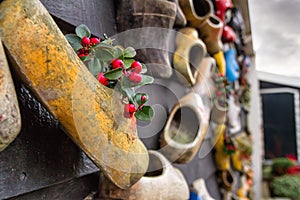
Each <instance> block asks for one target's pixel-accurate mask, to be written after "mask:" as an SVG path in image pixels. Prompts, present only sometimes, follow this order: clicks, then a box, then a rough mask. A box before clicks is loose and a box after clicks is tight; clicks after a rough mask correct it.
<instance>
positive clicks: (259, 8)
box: [249, 0, 300, 77]
mask: <svg viewBox="0 0 300 200" xmlns="http://www.w3.org/2000/svg"><path fill="white" fill-rule="evenodd" d="M249 6H250V19H251V27H252V37H253V45H254V50H255V53H256V68H257V70H259V71H265V72H271V73H275V74H282V75H287V76H296V77H300V0H249Z"/></svg>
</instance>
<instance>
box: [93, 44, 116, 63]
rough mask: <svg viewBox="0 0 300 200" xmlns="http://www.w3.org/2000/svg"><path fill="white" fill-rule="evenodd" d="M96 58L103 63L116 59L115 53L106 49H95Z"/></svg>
mask: <svg viewBox="0 0 300 200" xmlns="http://www.w3.org/2000/svg"><path fill="white" fill-rule="evenodd" d="M95 56H96V57H97V58H99V59H100V60H101V61H103V62H106V61H110V60H112V59H114V51H113V50H112V49H110V48H106V47H98V48H96V49H95Z"/></svg>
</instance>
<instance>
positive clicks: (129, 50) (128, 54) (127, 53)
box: [124, 47, 136, 58]
mask: <svg viewBox="0 0 300 200" xmlns="http://www.w3.org/2000/svg"><path fill="white" fill-rule="evenodd" d="M135 55H136V51H135V50H134V48H133V47H127V48H126V49H125V50H124V58H133V57H134V56H135Z"/></svg>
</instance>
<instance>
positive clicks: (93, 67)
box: [88, 58, 102, 76]
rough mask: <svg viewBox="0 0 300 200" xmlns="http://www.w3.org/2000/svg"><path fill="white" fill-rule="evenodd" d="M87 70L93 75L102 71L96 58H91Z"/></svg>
mask: <svg viewBox="0 0 300 200" xmlns="http://www.w3.org/2000/svg"><path fill="white" fill-rule="evenodd" d="M88 69H89V71H90V72H91V73H92V74H93V75H94V76H96V75H98V74H99V73H100V72H101V71H102V66H101V62H100V61H99V59H98V58H93V59H91V60H90V62H89V63H88Z"/></svg>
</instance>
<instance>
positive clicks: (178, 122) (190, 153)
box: [160, 92, 208, 163]
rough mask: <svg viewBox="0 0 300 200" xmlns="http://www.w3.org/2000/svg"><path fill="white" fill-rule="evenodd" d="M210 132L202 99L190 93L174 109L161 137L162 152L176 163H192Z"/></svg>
mask: <svg viewBox="0 0 300 200" xmlns="http://www.w3.org/2000/svg"><path fill="white" fill-rule="evenodd" d="M207 131H208V116H207V115H206V113H205V108H204V106H203V103H202V100H201V97H200V96H199V95H198V94H196V93H194V92H191V93H188V94H187V95H186V96H184V97H183V98H181V99H180V100H179V101H178V103H177V104H176V105H175V106H174V107H173V109H172V111H171V113H170V115H169V118H168V121H167V123H166V125H165V128H164V130H163V133H162V135H161V149H160V151H161V152H162V153H163V154H164V155H165V156H166V157H167V158H168V159H169V160H170V161H171V162H176V163H188V162H190V161H191V160H192V159H193V158H194V156H195V155H196V153H197V152H198V150H199V148H200V146H201V144H202V142H203V139H204V137H205V135H206V133H207Z"/></svg>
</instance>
